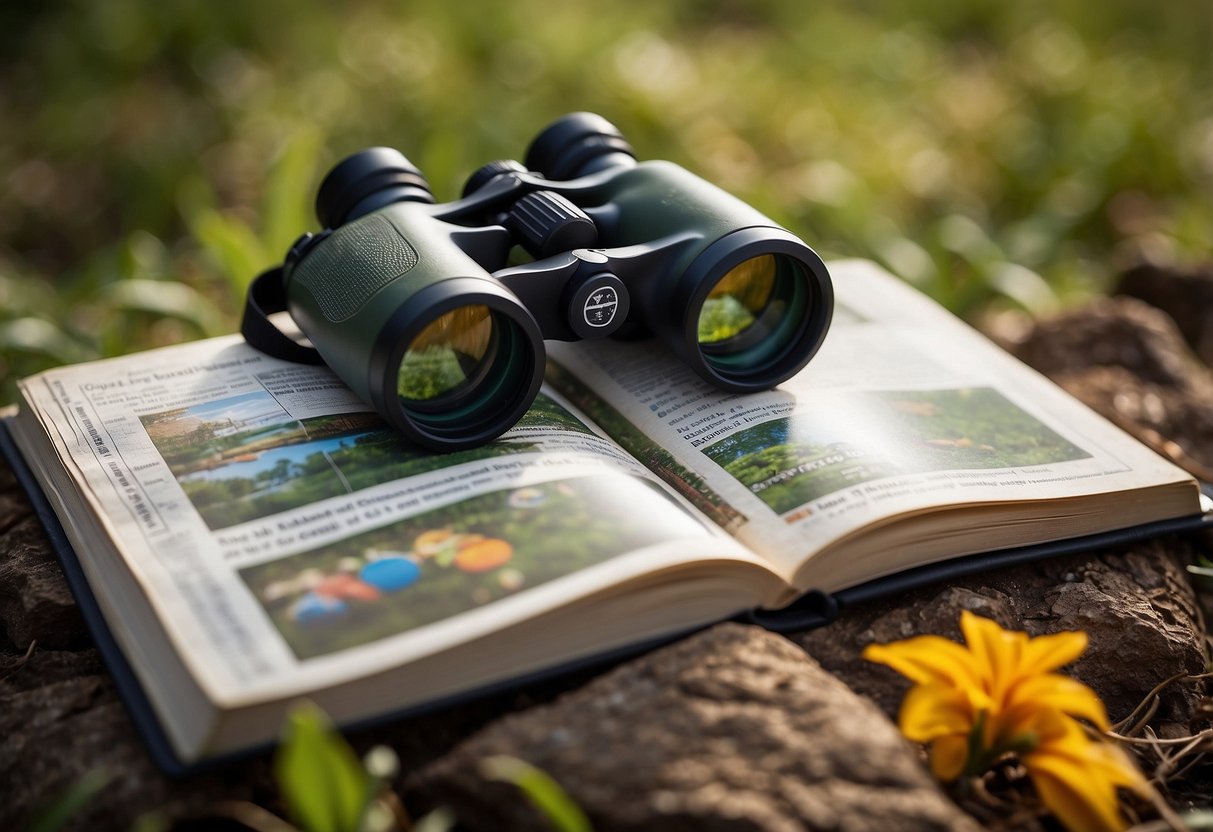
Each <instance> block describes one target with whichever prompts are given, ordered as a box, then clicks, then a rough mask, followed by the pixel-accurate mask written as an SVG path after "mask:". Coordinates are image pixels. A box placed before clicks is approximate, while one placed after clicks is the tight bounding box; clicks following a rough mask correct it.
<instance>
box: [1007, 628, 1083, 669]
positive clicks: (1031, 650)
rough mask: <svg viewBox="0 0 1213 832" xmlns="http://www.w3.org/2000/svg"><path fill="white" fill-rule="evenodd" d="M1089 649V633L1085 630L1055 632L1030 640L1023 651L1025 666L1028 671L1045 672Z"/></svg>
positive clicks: (1072, 659)
mask: <svg viewBox="0 0 1213 832" xmlns="http://www.w3.org/2000/svg"><path fill="white" fill-rule="evenodd" d="M1086 649H1087V634H1086V633H1083V632H1063V633H1053V634H1052V635H1047V636H1037V637H1036V638H1034V639H1030V640H1029V641H1028V645H1027V647H1025V648H1024V651H1023V668H1024V670H1025V671H1028V672H1035V673H1045V672H1047V671H1050V670H1056V669H1057V668H1059V667H1061V666H1063V665H1067V664H1069V663H1070V662H1072V661H1074V660H1075V659H1077V658H1078V657H1079V656H1081V655H1082V651H1083V650H1086Z"/></svg>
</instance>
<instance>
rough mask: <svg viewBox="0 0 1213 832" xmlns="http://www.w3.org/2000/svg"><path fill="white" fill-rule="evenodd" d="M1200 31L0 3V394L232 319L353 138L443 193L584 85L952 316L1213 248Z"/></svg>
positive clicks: (1068, 295) (1198, 12) (664, 145)
mask: <svg viewBox="0 0 1213 832" xmlns="http://www.w3.org/2000/svg"><path fill="white" fill-rule="evenodd" d="M1211 29H1213V16H1211V15H1209V13H1208V7H1207V4H1206V3H1204V2H1203V0H1177V2H1174V3H1171V4H1168V5H1167V7H1166V13H1165V14H1163V13H1160V10H1159V7H1158V6H1157V4H1147V3H1145V2H1143V0H1104V1H1103V2H1099V1H1098V0H1081V1H1080V0H1060V2H1053V3H1045V2H1041V1H1040V0H1034V1H1032V2H1021V3H1005V2H999V1H998V0H972V1H971V2H965V3H953V2H945V0H926V1H925V2H914V3H911V2H908V0H893V2H887V3H881V4H854V3H843V2H835V3H815V4H805V3H801V2H798V1H797V0H766V2H756V3H750V4H740V3H732V2H691V0H676V2H668V3H660V4H658V3H641V2H639V0H632V1H631V2H619V3H613V4H609V5H603V4H594V5H593V6H591V5H589V4H581V3H566V4H559V5H553V4H550V3H542V2H540V0H517V2H512V3H496V2H468V3H458V4H452V3H449V2H438V0H418V2H409V3H404V2H401V3H396V4H377V3H369V2H359V3H353V4H322V3H319V2H296V3H285V2H265V3H254V4H247V3H246V4H238V5H227V4H214V3H208V2H203V1H202V0H183V2H177V3H171V4H155V3H139V2H137V0H114V2H107V3H100V4H99V3H89V2H84V0H59V2H50V3H41V4H5V5H4V8H3V9H2V10H0V55H3V56H4V59H3V63H0V90H2V91H3V92H2V93H0V122H3V123H4V124H5V125H7V126H8V129H7V130H6V131H5V135H4V137H3V138H2V139H0V171H3V172H4V183H5V196H6V198H5V199H4V200H2V201H0V301H2V303H0V366H2V367H3V378H4V385H5V386H4V390H3V392H2V394H0V395H2V397H3V398H4V399H11V398H12V397H13V395H14V388H13V381H14V380H15V378H17V377H18V376H21V375H25V374H28V373H30V372H33V371H36V370H38V369H41V368H43V367H46V366H50V365H53V364H58V363H64V362H72V361H79V360H84V359H88V358H91V357H95V356H101V355H113V354H119V353H125V352H130V351H132V350H136V349H140V348H144V347H148V346H154V345H159V344H166V343H173V342H177V341H181V340H186V339H191V338H197V337H201V336H204V335H209V334H215V333H220V332H225V331H232V330H234V329H235V327H236V325H237V321H238V315H239V310H240V304H241V301H242V298H243V290H244V287H245V286H246V284H247V282H248V280H249V279H250V278H251V277H252V276H253V274H254V273H255V272H256V271H257V270H258V269H261V268H264V267H266V266H269V265H271V264H273V263H274V262H276V261H277V260H279V259H280V258H281V256H282V253H283V251H284V250H285V248H286V246H287V245H288V244H289V243H290V241H291V240H292V239H294V237H295V236H296V235H298V234H299V233H300V232H301V231H303V230H308V229H314V228H315V222H314V220H313V219H312V218H311V216H310V210H311V209H310V205H311V200H312V196H313V191H314V188H315V185H316V183H317V182H318V179H319V176H320V175H321V173H322V172H323V170H325V169H327V167H328V166H329V165H331V164H332V163H333V162H335V161H336V160H337V159H339V158H340V157H341V156H342V155H344V154H346V153H349V152H351V151H353V150H356V149H358V148H360V147H363V146H367V145H372V144H391V145H395V146H398V147H400V148H401V149H403V150H404V152H405V153H406V154H407V155H408V156H409V157H410V158H411V159H412V160H413V161H414V162H416V163H418V164H419V165H420V166H421V167H422V169H423V170H425V171H426V173H427V175H428V176H429V178H430V181H431V183H432V185H433V187H434V190H435V192H436V193H437V195H438V197H439V198H440V199H448V198H453V197H454V196H455V195H456V194H457V192H458V189H459V186H460V185H461V183H462V181H463V179H464V178H465V177H466V176H467V175H468V174H469V173H470V172H471V171H472V170H473V169H474V168H476V167H477V166H478V165H480V164H482V163H483V162H485V161H488V160H490V159H495V158H501V157H506V158H508V157H517V156H520V155H521V154H522V152H523V150H524V148H525V146H526V144H527V142H528V141H529V140H530V138H531V137H532V136H533V135H534V133H535V132H536V131H537V130H538V129H539V128H540V127H542V126H543V125H544V124H546V123H547V122H548V121H549V120H551V119H552V118H554V117H556V116H558V115H560V114H562V113H564V112H567V111H570V110H576V109H587V110H594V111H598V112H601V113H603V114H604V115H606V116H607V117H608V118H610V119H611V120H613V121H615V122H616V123H617V124H618V125H619V126H620V127H621V128H622V129H623V130H624V132H625V133H626V134H627V135H628V136H629V137H630V138H631V140H632V141H633V143H634V145H635V146H636V148H637V150H638V151H639V153H640V154H641V155H642V156H645V157H651V158H658V157H661V158H669V159H673V160H674V161H677V162H680V163H682V164H684V165H686V166H687V167H689V168H691V169H692V170H694V171H696V172H698V173H700V174H702V175H704V176H705V177H707V178H709V179H711V180H713V181H715V182H717V183H719V184H721V185H723V186H724V187H726V188H728V189H730V190H732V191H733V192H735V193H736V194H738V195H739V196H741V197H743V198H745V199H747V200H750V201H752V202H753V203H754V204H755V205H757V206H758V207H760V208H761V209H762V210H764V211H766V212H767V213H769V214H770V215H771V216H773V217H774V218H776V219H777V220H779V221H781V222H783V223H785V224H786V225H788V226H789V227H790V228H792V229H793V230H794V231H796V232H798V233H799V234H801V235H802V236H804V237H805V239H806V240H808V241H809V242H810V244H812V245H814V246H815V247H817V248H818V249H819V250H820V251H821V252H822V253H823V254H824V255H826V256H834V255H861V256H866V257H873V258H876V259H878V260H880V261H881V262H883V263H885V264H886V265H887V266H888V267H890V268H891V269H892V270H893V271H895V272H896V273H897V274H899V275H900V276H902V277H903V278H905V279H907V280H910V281H912V282H914V283H915V284H917V285H919V286H921V287H922V288H923V289H924V290H926V291H928V292H930V293H931V294H932V295H934V296H935V297H937V298H939V299H940V300H941V301H943V302H944V303H946V304H947V305H948V306H950V307H951V308H952V309H954V310H956V311H957V312H958V313H960V314H963V315H966V316H970V317H971V316H974V315H976V314H978V313H980V312H981V311H982V310H984V309H986V308H988V307H989V305H990V304H1005V303H1012V304H1019V305H1021V306H1024V307H1026V308H1028V309H1029V311H1033V312H1036V311H1041V310H1045V309H1048V308H1051V307H1053V306H1055V305H1056V304H1058V303H1065V302H1071V301H1073V300H1075V299H1077V298H1081V297H1085V296H1087V295H1089V294H1091V293H1096V292H1100V291H1102V290H1104V289H1105V288H1106V287H1107V285H1108V281H1109V279H1110V277H1111V275H1112V274H1113V272H1114V270H1115V268H1117V266H1118V265H1119V264H1121V263H1122V262H1124V261H1125V260H1126V259H1130V258H1132V257H1135V256H1138V255H1140V254H1141V253H1143V252H1145V253H1149V254H1151V255H1152V256H1155V257H1162V258H1176V259H1179V260H1194V259H1197V258H1202V257H1207V256H1208V253H1209V245H1210V244H1209V236H1208V229H1209V228H1211V227H1213V199H1211V198H1210V197H1211V196H1213V194H1211V191H1213V149H1211V148H1213V84H1210V79H1211V78H1213V50H1210V49H1209V44H1210V43H1211V42H1213V32H1211Z"/></svg>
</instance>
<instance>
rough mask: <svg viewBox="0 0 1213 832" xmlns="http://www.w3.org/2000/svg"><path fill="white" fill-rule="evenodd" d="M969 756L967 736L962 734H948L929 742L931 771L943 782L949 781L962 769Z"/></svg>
mask: <svg viewBox="0 0 1213 832" xmlns="http://www.w3.org/2000/svg"><path fill="white" fill-rule="evenodd" d="M968 758H969V738H968V737H967V736H966V735H964V734H949V735H947V736H945V737H940V738H939V739H937V740H935V742H933V743H932V744H931V773H932V774H934V775H935V777H936V778H937V779H938V780H941V781H943V782H944V783H951V782H952V781H953V780H955V779H956V778H957V777H959V776H960V773H961V772H962V771H964V766H965V762H966V761H967V760H968Z"/></svg>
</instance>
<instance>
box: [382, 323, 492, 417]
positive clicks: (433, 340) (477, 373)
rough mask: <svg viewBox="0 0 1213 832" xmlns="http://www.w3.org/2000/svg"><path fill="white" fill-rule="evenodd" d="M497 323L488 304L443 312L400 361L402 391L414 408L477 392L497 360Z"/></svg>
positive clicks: (423, 331)
mask: <svg viewBox="0 0 1213 832" xmlns="http://www.w3.org/2000/svg"><path fill="white" fill-rule="evenodd" d="M497 337H498V333H497V327H496V325H495V323H494V320H493V313H492V312H490V311H489V308H488V307H487V306H482V305H474V306H460V307H457V308H455V309H452V310H451V311H449V312H446V313H443V314H442V315H439V316H438V317H437V318H435V319H434V320H432V321H430V323H429V324H427V325H426V327H425V329H423V330H422V331H421V333H420V334H418V335H417V337H416V338H414V339H413V341H412V343H410V344H409V347H408V350H406V351H405V353H404V358H403V359H401V361H400V370H399V375H398V382H397V392H398V394H399V396H400V398H401V399H403V400H405V403H407V404H408V405H409V406H411V407H418V406H420V407H421V408H422V409H426V408H427V406H428V407H435V406H437V407H444V406H448V405H449V404H452V403H453V402H454V400H455V399H459V398H462V397H463V396H464V394H466V393H468V392H470V391H472V390H473V389H474V388H475V387H476V386H477V385H478V384H479V383H480V382H481V381H482V380H483V379H484V376H485V375H486V373H487V372H488V370H489V368H490V367H491V366H492V364H493V356H494V354H495V352H496V344H497Z"/></svg>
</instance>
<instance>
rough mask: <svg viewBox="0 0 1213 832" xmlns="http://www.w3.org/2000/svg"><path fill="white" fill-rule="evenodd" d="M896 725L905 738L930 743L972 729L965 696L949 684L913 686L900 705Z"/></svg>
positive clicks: (971, 713)
mask: <svg viewBox="0 0 1213 832" xmlns="http://www.w3.org/2000/svg"><path fill="white" fill-rule="evenodd" d="M898 725H899V726H900V727H901V733H903V734H905V735H906V738H907V739H911V740H914V741H915V742H930V741H931V740H934V739H936V738H937V737H942V736H945V735H947V734H965V735H967V734H968V733H969V730H970V729H971V728H972V727H973V711H972V709H971V708H970V707H969V700H968V697H966V696H965V695H964V692H963V691H959V690H957V689H956V688H954V687H951V686H948V685H915V686H914V687H912V688H910V691H909V693H907V694H906V698H905V699H903V700H902V702H901V712H900V713H899V714H898Z"/></svg>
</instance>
